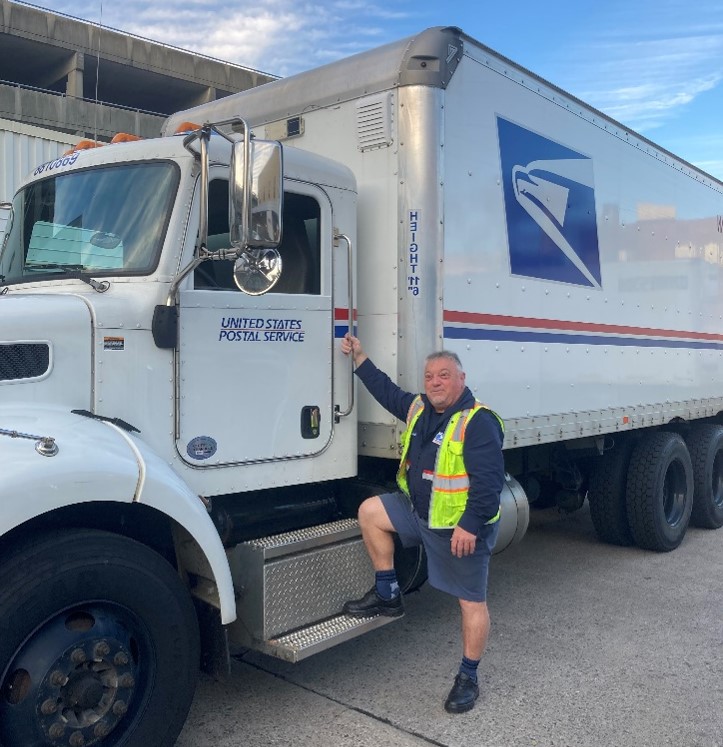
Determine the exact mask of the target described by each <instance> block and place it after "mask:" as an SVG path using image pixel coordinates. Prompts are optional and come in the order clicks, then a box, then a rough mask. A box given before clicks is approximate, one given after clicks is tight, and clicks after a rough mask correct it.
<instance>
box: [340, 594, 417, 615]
mask: <svg viewBox="0 0 723 747" xmlns="http://www.w3.org/2000/svg"><path fill="white" fill-rule="evenodd" d="M342 612H343V613H344V614H345V615H350V616H351V617H373V616H374V615H384V616H385V617H400V616H401V615H403V614H404V605H403V604H402V595H401V594H397V596H396V597H392V598H391V599H383V598H382V597H380V596H379V594H377V590H376V588H375V587H372V588H371V589H369V591H368V592H367V593H366V594H365V595H364V596H363V597H362V598H361V599H354V600H352V601H350V602H345V604H344V606H343V607H342Z"/></svg>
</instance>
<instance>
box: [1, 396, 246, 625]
mask: <svg viewBox="0 0 723 747" xmlns="http://www.w3.org/2000/svg"><path fill="white" fill-rule="evenodd" d="M0 429H2V431H3V433H0V464H2V465H3V474H2V479H1V480H0V505H2V511H1V512H0V534H4V533H6V532H8V531H10V530H11V529H13V528H14V527H17V526H19V525H21V524H23V523H24V522H26V521H29V520H31V519H33V518H35V517H36V516H40V515H42V514H44V513H48V512H50V511H53V510H55V509H59V508H62V507H65V506H69V505H73V504H78V503H86V502H91V501H93V502H98V501H109V502H121V503H131V502H134V501H136V502H142V503H145V504H146V505H148V506H152V507H153V508H155V509H157V510H158V511H160V512H161V513H163V514H165V515H166V516H168V517H169V518H171V519H173V520H174V521H176V522H177V523H178V524H179V525H180V526H182V527H183V528H184V529H185V530H186V531H187V532H188V533H189V534H190V535H191V537H192V538H193V539H194V540H195V542H197V543H198V545H199V547H200V548H201V551H202V552H203V553H204V555H205V558H206V560H207V562H208V564H209V566H210V569H211V572H212V574H213V578H214V581H215V583H216V586H217V589H218V595H219V605H220V610H221V620H222V622H223V623H224V624H227V623H230V622H232V621H233V620H235V618H236V602H235V598H234V590H233V581H232V579H231V571H230V569H229V565H228V561H227V558H226V552H225V550H224V547H223V544H222V542H221V539H220V537H219V535H218V532H217V531H216V528H215V526H214V525H213V522H212V521H211V518H210V517H209V515H208V513H207V512H206V509H205V507H204V505H203V502H202V501H201V500H200V498H199V496H198V495H197V494H196V493H194V492H193V491H192V490H191V489H190V488H189V487H188V485H186V483H185V482H184V481H183V480H182V479H181V478H180V477H179V476H178V475H177V474H176V473H175V472H174V471H173V470H172V469H171V467H170V466H169V465H168V464H167V463H166V462H164V461H163V460H162V459H161V458H160V457H159V456H158V455H157V454H156V453H155V452H154V451H153V450H152V449H151V448H150V447H149V446H148V444H146V443H145V442H143V441H142V440H141V439H139V438H138V437H136V436H131V435H130V434H128V433H126V432H125V431H123V430H122V429H120V428H119V427H118V426H116V425H113V424H111V423H107V422H101V421H97V420H92V419H89V418H84V417H82V416H79V415H74V414H73V413H70V412H68V411H67V410H64V411H61V410H57V409H50V408H46V407H42V408H38V407H36V408H33V407H23V409H22V410H20V408H19V407H18V406H17V405H13V406H11V407H3V408H0ZM35 437H38V438H35ZM40 437H52V438H53V439H54V440H55V444H56V445H57V453H56V454H55V455H53V456H45V455H43V453H41V451H42V449H41V450H38V449H36V442H37V441H38V439H39V438H40Z"/></svg>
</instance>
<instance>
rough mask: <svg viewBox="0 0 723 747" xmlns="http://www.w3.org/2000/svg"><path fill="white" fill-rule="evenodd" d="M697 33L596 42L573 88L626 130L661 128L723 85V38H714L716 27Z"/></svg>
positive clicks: (589, 47) (573, 79)
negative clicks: (621, 124) (697, 99)
mask: <svg viewBox="0 0 723 747" xmlns="http://www.w3.org/2000/svg"><path fill="white" fill-rule="evenodd" d="M697 30H698V29H696V28H685V29H684V30H681V29H678V32H677V34H676V35H672V32H671V35H670V36H658V37H656V38H647V39H646V38H643V39H638V40H637V41H633V40H631V39H629V38H628V36H627V34H623V35H622V36H621V37H620V38H613V39H610V38H607V39H605V38H603V39H602V40H600V39H598V40H593V42H592V44H588V45H587V46H586V48H585V51H584V54H585V57H586V58H587V65H585V66H583V65H580V67H579V68H578V69H581V70H584V74H583V75H580V76H575V75H572V76H570V77H571V80H569V81H568V83H567V85H568V86H569V87H570V89H571V90H573V91H574V92H575V95H577V96H579V97H580V98H582V99H583V100H585V101H588V102H589V103H591V104H592V105H593V106H595V107H596V108H598V109H600V110H601V111H604V112H605V113H606V114H608V115H610V116H611V117H613V118H614V119H617V120H619V121H621V122H622V123H623V124H625V125H626V126H628V127H632V128H633V129H636V130H640V131H643V132H644V131H648V130H650V129H655V128H657V127H659V126H660V125H661V124H663V123H664V122H666V121H669V120H670V119H672V118H675V117H677V116H679V115H680V113H681V112H682V111H684V110H685V108H686V107H687V106H688V105H689V104H691V103H692V102H693V101H694V100H695V99H696V98H697V97H699V96H700V95H702V94H704V93H707V92H709V91H711V90H713V89H715V88H717V87H718V86H720V84H721V82H723V35H721V34H711V33H710V30H711V29H710V27H708V28H707V29H706V31H707V32H708V33H705V34H704V33H696V31H697ZM683 31H684V32H683ZM647 33H648V34H649V35H652V34H653V33H654V32H653V31H652V30H649V31H648V32H647ZM576 56H577V57H579V52H578V55H576ZM593 61H594V62H593Z"/></svg>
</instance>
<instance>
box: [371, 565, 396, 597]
mask: <svg viewBox="0 0 723 747" xmlns="http://www.w3.org/2000/svg"><path fill="white" fill-rule="evenodd" d="M376 589H377V594H379V596H380V597H381V598H382V599H394V597H397V596H399V584H398V583H397V572H396V571H395V570H394V568H392V570H391V571H377V572H376Z"/></svg>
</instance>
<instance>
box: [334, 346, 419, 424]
mask: <svg viewBox="0 0 723 747" xmlns="http://www.w3.org/2000/svg"><path fill="white" fill-rule="evenodd" d="M341 352H342V353H344V355H349V354H351V355H352V356H353V358H354V365H355V366H356V371H355V373H356V375H357V376H358V377H359V379H360V380H361V381H362V383H363V384H364V386H365V387H366V388H367V389H368V390H369V394H371V395H372V397H374V399H375V400H376V401H377V402H378V403H379V404H380V405H381V406H382V407H383V408H384V409H385V410H388V411H389V412H390V413H391V414H392V415H394V417H396V418H399V420H406V419H407V413H408V412H409V407H410V405H411V404H412V402H413V401H414V397H415V396H416V395H414V394H412V393H411V392H405V391H404V390H403V389H401V388H400V387H398V386H397V385H396V384H395V383H394V382H393V381H392V380H391V379H390V378H389V377H388V376H387V375H386V374H385V373H384V371H381V370H380V369H378V368H377V367H376V366H375V365H374V364H373V363H372V361H371V360H370V359H369V357H368V356H367V354H366V353H365V352H364V350H363V349H362V346H361V343H360V342H359V340H358V339H357V338H356V337H354V336H353V335H350V334H349V333H348V332H347V333H346V335H345V336H344V338H343V339H342V341H341Z"/></svg>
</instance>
